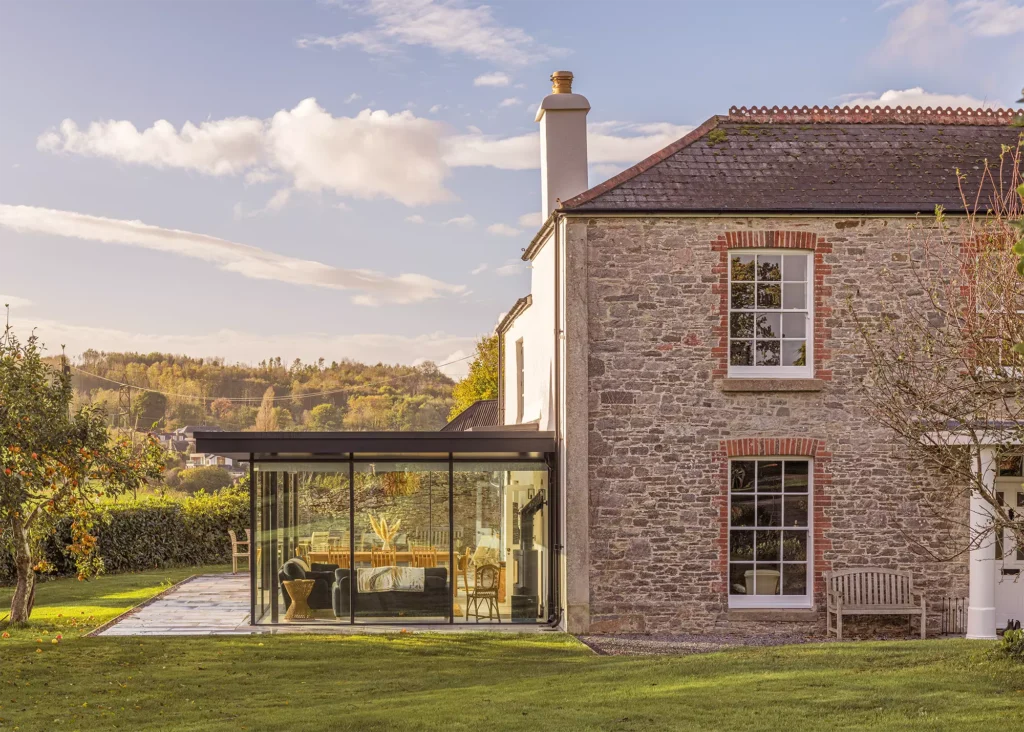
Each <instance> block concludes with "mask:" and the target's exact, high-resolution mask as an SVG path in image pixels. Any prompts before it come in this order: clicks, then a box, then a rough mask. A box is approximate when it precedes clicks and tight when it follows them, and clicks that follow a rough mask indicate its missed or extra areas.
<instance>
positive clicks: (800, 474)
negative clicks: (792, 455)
mask: <svg viewBox="0 0 1024 732" xmlns="http://www.w3.org/2000/svg"><path fill="white" fill-rule="evenodd" d="M809 465H810V463H808V462H807V461H806V460H786V461H785V466H786V468H785V469H786V493H806V492H807V485H808V480H807V471H808V467H809Z"/></svg>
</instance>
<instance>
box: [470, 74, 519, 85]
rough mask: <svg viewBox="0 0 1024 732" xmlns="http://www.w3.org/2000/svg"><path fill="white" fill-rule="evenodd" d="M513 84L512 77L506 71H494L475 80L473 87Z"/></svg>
mask: <svg viewBox="0 0 1024 732" xmlns="http://www.w3.org/2000/svg"><path fill="white" fill-rule="evenodd" d="M511 82H512V77H510V76H509V75H508V74H506V73H505V72H504V71H492V72H491V73H489V74H480V76H478V77H476V78H475V79H473V86H508V85H509V84H510V83H511Z"/></svg>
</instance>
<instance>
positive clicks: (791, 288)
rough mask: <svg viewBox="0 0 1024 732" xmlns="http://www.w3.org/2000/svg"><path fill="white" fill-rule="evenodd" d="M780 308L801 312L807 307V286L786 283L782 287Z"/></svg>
mask: <svg viewBox="0 0 1024 732" xmlns="http://www.w3.org/2000/svg"><path fill="white" fill-rule="evenodd" d="M782 307H784V308H785V309H786V310H802V309H804V308H806V307H807V285H803V284H793V283H790V282H787V283H786V284H784V285H783V286H782Z"/></svg>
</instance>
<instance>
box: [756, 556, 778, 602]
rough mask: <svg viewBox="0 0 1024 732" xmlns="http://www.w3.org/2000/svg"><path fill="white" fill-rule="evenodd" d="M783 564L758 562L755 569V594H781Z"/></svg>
mask: <svg viewBox="0 0 1024 732" xmlns="http://www.w3.org/2000/svg"><path fill="white" fill-rule="evenodd" d="M781 566H782V565H780V564H761V563H760V562H758V563H757V567H756V568H755V570H754V575H755V585H754V587H755V594H758V595H778V594H779V580H780V577H781V574H782V573H781V572H780V571H779V570H780V568H781Z"/></svg>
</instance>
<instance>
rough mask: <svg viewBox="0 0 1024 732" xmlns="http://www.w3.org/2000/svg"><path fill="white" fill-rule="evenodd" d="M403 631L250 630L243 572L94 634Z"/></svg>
mask: <svg viewBox="0 0 1024 732" xmlns="http://www.w3.org/2000/svg"><path fill="white" fill-rule="evenodd" d="M413 625H414V628H415V630H416V632H431V633H466V632H473V630H480V629H486V630H487V631H488V632H505V633H538V632H551V631H550V630H549V629H546V628H542V627H541V626H537V625H526V624H513V623H502V624H500V625H495V624H488V625H485V626H481V625H480V624H476V623H456V624H454V625H447V624H443V625H442V624H438V625H430V626H425V625H419V626H416V625H415V624H413ZM402 629H403V628H402V626H401V625H400V624H396V623H389V624H384V623H381V624H377V625H370V624H367V625H347V624H341V623H334V622H322V623H295V624H294V625H275V626H270V625H261V626H256V627H253V626H251V625H249V575H248V573H240V574H204V575H198V576H196V577H192V578H190V579H187V580H185V581H184V582H180V583H178V584H177V585H174V586H173V587H171V588H170V589H169V590H167V591H166V592H164V593H163V594H160V595H157V596H156V597H155V598H153V599H152V600H150V601H149V602H148V603H144V604H143V605H140V606H139V607H137V608H135V609H134V610H131V611H129V612H128V613H125V614H124V615H122V616H121V617H120V618H118V619H116V620H115V621H114V622H112V623H111V624H110V625H108V626H107V627H105V628H102V629H100V630H98V631H94V633H93V635H97V636H132V635H250V634H253V633H259V634H264V633H274V634H278V633H326V634H364V633H398V632H401V631H402Z"/></svg>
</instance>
